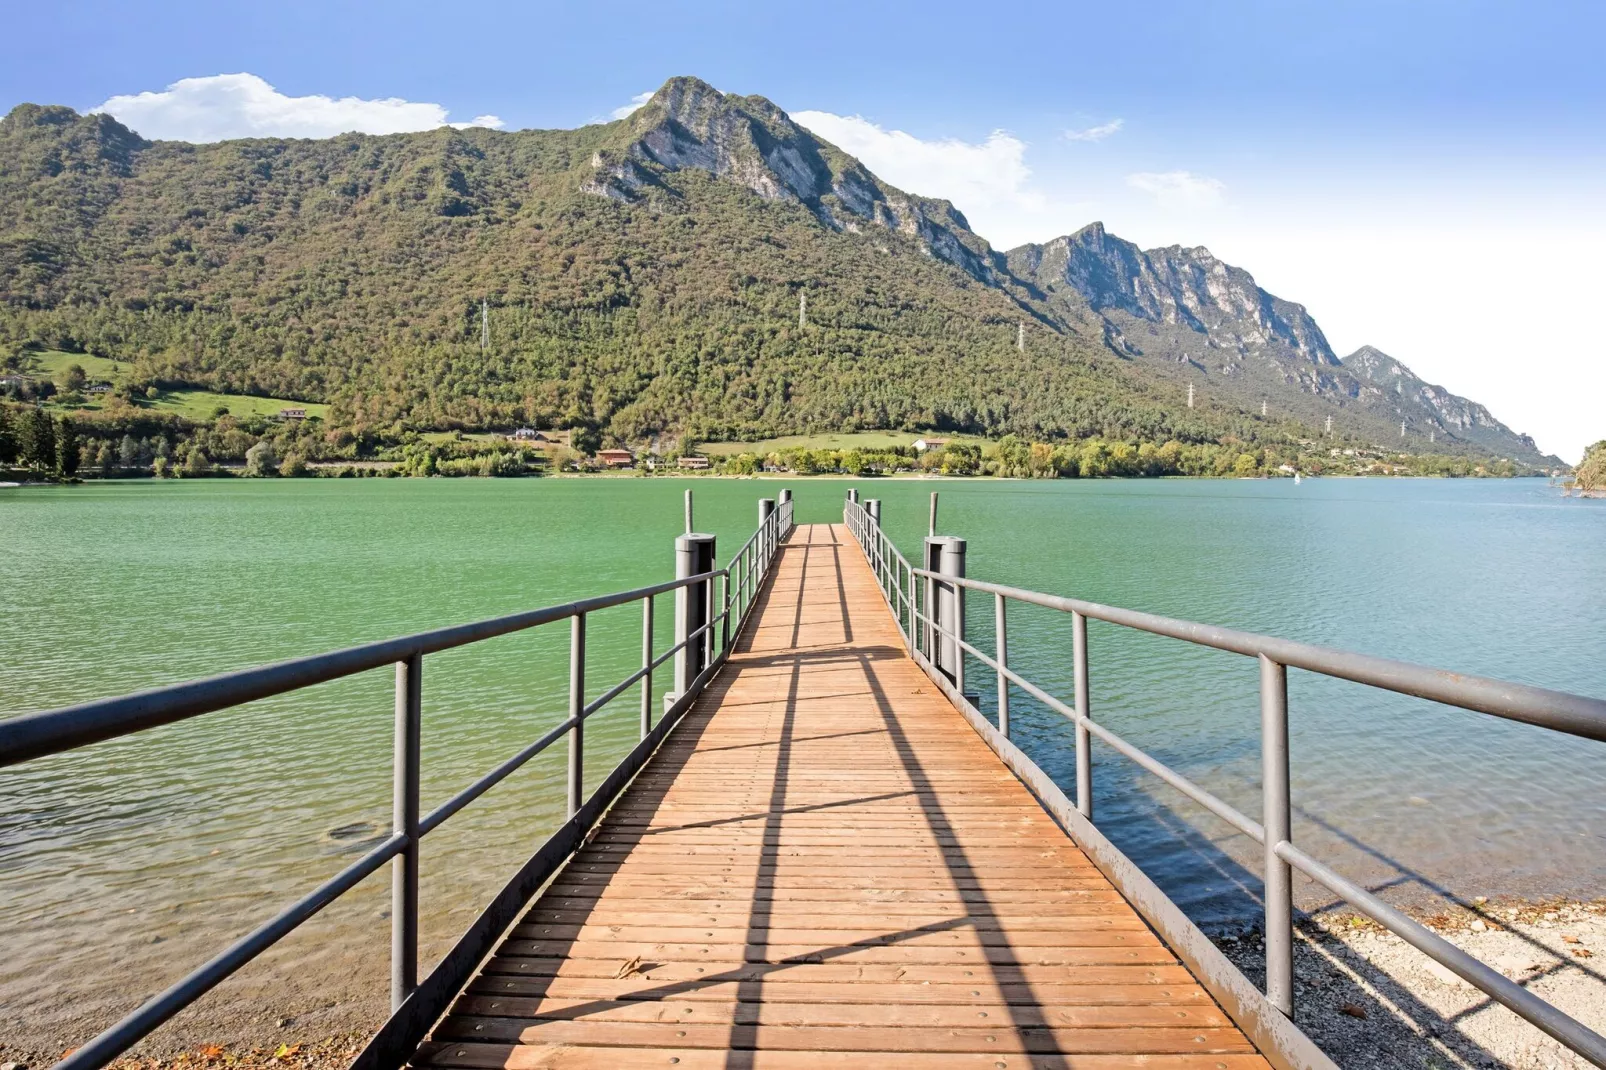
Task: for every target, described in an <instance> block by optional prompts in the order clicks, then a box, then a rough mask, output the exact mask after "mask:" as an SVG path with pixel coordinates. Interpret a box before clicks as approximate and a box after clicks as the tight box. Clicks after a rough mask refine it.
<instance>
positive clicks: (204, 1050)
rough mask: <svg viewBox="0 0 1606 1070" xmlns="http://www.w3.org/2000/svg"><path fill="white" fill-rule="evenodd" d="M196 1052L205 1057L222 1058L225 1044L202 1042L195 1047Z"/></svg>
mask: <svg viewBox="0 0 1606 1070" xmlns="http://www.w3.org/2000/svg"><path fill="white" fill-rule="evenodd" d="M195 1054H197V1055H199V1056H200V1057H201V1058H203V1059H221V1058H222V1057H223V1045H221V1044H202V1045H201V1046H200V1047H199V1048H196V1049H195Z"/></svg>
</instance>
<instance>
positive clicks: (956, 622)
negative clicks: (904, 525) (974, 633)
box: [926, 535, 965, 694]
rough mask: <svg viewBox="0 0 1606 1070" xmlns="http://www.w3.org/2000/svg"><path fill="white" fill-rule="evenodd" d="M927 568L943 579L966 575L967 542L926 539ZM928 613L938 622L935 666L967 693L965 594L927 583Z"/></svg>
mask: <svg viewBox="0 0 1606 1070" xmlns="http://www.w3.org/2000/svg"><path fill="white" fill-rule="evenodd" d="M926 567H927V568H928V569H930V570H931V571H933V572H939V573H941V574H942V575H944V576H959V577H963V576H964V574H965V540H964V539H959V538H955V537H954V536H952V535H943V536H939V537H937V538H934V539H932V538H928V539H927V540H926ZM926 598H927V603H926V604H927V613H928V615H930V616H931V617H933V618H934V619H935V620H936V626H935V629H934V630H935V635H933V637H932V638H933V641H934V647H933V649H934V651H935V656H932V655H931V654H928V655H927V656H928V657H931V659H932V663H933V664H935V665H936V666H937V668H938V669H939V670H941V672H942V674H943V675H944V676H946V677H948V679H949V680H950V681H952V683H953V685H954V689H955V690H957V691H958V692H959V693H960V694H964V693H965V659H964V656H963V655H964V650H963V648H962V647H960V645H959V642H958V640H960V639H963V638H965V591H964V588H963V587H960V586H959V585H958V584H954V583H943V582H941V581H940V580H939V581H928V585H927V587H926Z"/></svg>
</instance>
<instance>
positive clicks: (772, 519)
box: [758, 498, 780, 572]
mask: <svg viewBox="0 0 1606 1070" xmlns="http://www.w3.org/2000/svg"><path fill="white" fill-rule="evenodd" d="M779 523H780V517H778V516H776V515H775V499H773V498H760V499H759V500H758V530H759V536H758V541H759V543H760V544H761V545H762V546H763V548H764V552H763V554H762V555H760V556H761V557H762V558H763V560H764V564H765V569H764V571H766V572H768V571H769V567H768V566H769V562H770V559H771V558H772V557H774V555H775V528H776V525H777V524H779Z"/></svg>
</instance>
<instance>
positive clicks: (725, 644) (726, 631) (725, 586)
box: [719, 573, 731, 654]
mask: <svg viewBox="0 0 1606 1070" xmlns="http://www.w3.org/2000/svg"><path fill="white" fill-rule="evenodd" d="M719 594H720V598H721V599H723V600H724V603H725V609H724V613H723V615H722V616H721V617H720V618H719V652H720V653H721V654H723V653H725V652H726V651H727V650H729V649H730V648H731V578H730V574H729V573H726V574H725V575H723V576H721V577H720V578H719Z"/></svg>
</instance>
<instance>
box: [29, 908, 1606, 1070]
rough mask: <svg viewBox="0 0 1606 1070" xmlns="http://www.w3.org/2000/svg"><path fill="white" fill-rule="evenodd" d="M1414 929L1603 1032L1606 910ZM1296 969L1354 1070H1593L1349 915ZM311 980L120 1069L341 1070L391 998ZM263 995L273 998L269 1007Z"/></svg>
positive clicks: (1306, 929)
mask: <svg viewBox="0 0 1606 1070" xmlns="http://www.w3.org/2000/svg"><path fill="white" fill-rule="evenodd" d="M1413 916H1415V917H1416V920H1418V921H1420V922H1422V923H1423V924H1424V925H1426V926H1427V927H1428V928H1430V929H1432V930H1433V931H1434V932H1436V933H1438V934H1439V935H1441V936H1443V937H1444V938H1445V939H1447V940H1449V941H1450V942H1451V943H1453V944H1455V945H1456V946H1458V947H1461V948H1463V949H1464V950H1466V951H1468V952H1470V953H1471V954H1472V955H1474V956H1475V957H1477V958H1479V959H1481V960H1483V961H1484V962H1485V963H1487V964H1488V965H1489V966H1491V967H1492V968H1494V969H1495V970H1497V971H1499V972H1500V973H1502V974H1504V975H1505V976H1506V977H1509V978H1511V979H1513V980H1515V981H1518V982H1519V983H1522V984H1524V985H1525V987H1528V988H1529V989H1530V990H1531V991H1533V992H1535V993H1536V994H1537V995H1539V996H1540V997H1541V998H1543V999H1546V1000H1547V1001H1549V1002H1551V1003H1553V1004H1555V1005H1556V1006H1557V1007H1559V1008H1560V1009H1561V1010H1563V1011H1565V1012H1566V1013H1568V1014H1571V1015H1572V1016H1574V1017H1575V1018H1578V1019H1579V1020H1580V1021H1582V1022H1583V1023H1584V1024H1585V1025H1588V1026H1589V1027H1591V1028H1593V1029H1595V1030H1597V1031H1606V897H1603V898H1601V899H1596V900H1593V901H1585V900H1567V899H1542V900H1520V899H1501V900H1496V901H1484V902H1479V901H1477V900H1473V901H1472V902H1471V903H1465V904H1456V905H1455V907H1453V908H1452V909H1450V910H1441V911H1439V912H1438V913H1434V914H1425V915H1413ZM1211 940H1212V941H1213V942H1214V943H1215V945H1216V946H1217V947H1218V948H1220V949H1221V951H1222V952H1223V953H1224V954H1225V955H1226V956H1227V957H1228V958H1229V959H1230V960H1231V961H1232V962H1233V963H1234V965H1236V966H1237V967H1238V968H1239V969H1240V970H1242V971H1243V972H1244V973H1245V975H1246V976H1248V977H1249V979H1250V980H1251V981H1252V982H1254V983H1256V984H1257V985H1258V984H1260V983H1261V982H1262V980H1263V979H1264V974H1265V959H1264V948H1265V943H1264V940H1263V939H1262V937H1261V934H1260V932H1259V928H1258V925H1256V924H1252V923H1251V924H1245V925H1242V926H1239V927H1237V928H1234V929H1229V930H1224V931H1223V932H1221V933H1216V934H1212V935H1211ZM380 957H381V958H383V955H382V954H380ZM1294 970H1295V999H1296V1007H1295V1021H1296V1023H1297V1024H1298V1025H1299V1026H1300V1028H1301V1029H1303V1030H1304V1031H1305V1032H1306V1033H1307V1035H1309V1036H1310V1037H1311V1039H1312V1040H1314V1041H1315V1042H1316V1043H1317V1045H1318V1046H1320V1047H1321V1048H1322V1049H1323V1050H1324V1051H1326V1052H1327V1054H1328V1055H1329V1056H1331V1057H1332V1058H1333V1059H1334V1061H1335V1062H1337V1063H1338V1064H1339V1065H1340V1066H1342V1067H1344V1068H1345V1070H1350V1068H1361V1067H1382V1066H1387V1067H1393V1066H1413V1067H1466V1068H1472V1067H1514V1068H1517V1070H1556V1068H1566V1070H1574V1068H1578V1070H1583V1068H1586V1067H1588V1066H1590V1063H1589V1062H1588V1061H1587V1060H1585V1059H1583V1058H1582V1057H1581V1056H1577V1055H1574V1054H1573V1053H1571V1052H1569V1051H1567V1050H1566V1049H1564V1048H1562V1047H1561V1046H1560V1044H1558V1043H1557V1042H1556V1041H1554V1040H1551V1039H1550V1038H1549V1037H1547V1036H1545V1035H1544V1034H1543V1033H1541V1032H1540V1031H1539V1030H1538V1029H1537V1028H1535V1027H1533V1026H1531V1025H1529V1024H1528V1023H1526V1022H1524V1021H1522V1020H1521V1019H1519V1018H1518V1017H1517V1016H1516V1015H1515V1014H1512V1013H1511V1012H1509V1011H1507V1010H1505V1009H1504V1008H1502V1007H1499V1006H1497V1005H1494V1004H1492V1002H1491V1001H1490V1000H1489V999H1488V997H1486V996H1484V994H1483V993H1482V992H1481V991H1479V990H1477V989H1475V988H1473V987H1472V986H1471V985H1469V984H1467V983H1466V982H1465V981H1462V980H1461V979H1460V978H1459V977H1456V976H1455V975H1454V974H1452V973H1451V972H1450V971H1449V970H1447V969H1445V968H1444V967H1442V966H1439V965H1438V964H1437V963H1434V962H1432V961H1431V960H1429V959H1428V958H1427V957H1426V956H1425V955H1423V954H1422V953H1421V952H1419V951H1417V950H1416V949H1414V948H1412V947H1411V946H1409V945H1408V944H1406V943H1405V941H1404V940H1402V939H1400V938H1399V937H1397V936H1395V935H1393V934H1392V933H1390V932H1388V931H1387V930H1385V929H1384V928H1383V927H1382V926H1380V925H1378V924H1377V923H1375V922H1373V921H1370V920H1369V919H1365V918H1363V917H1361V916H1360V915H1358V914H1356V913H1354V912H1353V911H1334V912H1324V913H1322V914H1319V915H1301V916H1300V917H1299V918H1298V920H1297V922H1296V935H1295V954H1294ZM309 980H312V981H313V985H312V986H310V987H309V986H304V985H301V984H291V985H289V986H286V985H284V984H282V983H280V982H277V981H256V982H253V983H251V984H250V985H249V986H248V990H247V991H243V992H229V991H228V989H229V988H230V987H239V986H231V985H228V984H226V985H225V986H224V989H223V990H221V991H220V992H219V993H217V994H215V995H213V996H211V997H208V998H205V999H203V1000H202V1001H201V1003H200V1004H198V1005H197V1006H195V1007H193V1008H191V1010H190V1011H187V1012H185V1013H184V1014H182V1015H181V1016H180V1018H179V1019H178V1020H176V1022H175V1023H171V1024H170V1025H169V1026H167V1027H164V1028H163V1029H162V1030H161V1031H159V1032H158V1034H157V1035H156V1036H155V1037H154V1038H152V1039H151V1040H150V1041H147V1042H146V1043H145V1044H143V1045H141V1046H140V1047H139V1048H138V1049H136V1052H135V1053H134V1054H131V1055H126V1056H123V1057H121V1058H119V1059H118V1060H116V1061H115V1062H114V1063H113V1064H112V1065H113V1066H114V1067H117V1068H118V1070H203V1068H222V1067H241V1068H257V1067H278V1068H286V1067H290V1068H299V1070H337V1068H340V1067H344V1066H346V1065H347V1064H348V1063H349V1062H350V1061H351V1059H352V1057H353V1056H354V1055H356V1053H357V1052H358V1051H360V1050H361V1048H362V1046H363V1045H364V1044H365V1043H366V1041H367V1038H368V1036H369V1035H370V1033H371V1031H372V1030H373V1029H374V1028H375V1027H377V1025H378V1024H379V1022H380V1021H381V1020H382V1019H383V1018H384V1016H385V1013H386V1010H385V1000H386V993H384V992H381V991H378V988H375V990H374V991H371V992H370V991H357V990H355V989H353V988H352V986H351V983H350V979H348V981H347V983H346V984H343V985H341V986H336V987H330V988H321V987H317V985H316V980H315V979H309ZM378 987H383V986H382V985H380V986H378ZM287 988H288V990H287ZM315 992H316V995H315V994H314V993H315ZM262 997H278V999H277V1001H276V1002H274V1003H272V1004H269V1003H268V1002H267V1000H266V999H264V998H262ZM286 997H288V999H287V998H286ZM71 1024H72V1025H75V1026H76V1025H77V1024H78V1023H77V1022H74V1023H71ZM94 1027H95V1026H94V1024H92V1023H85V1024H84V1032H82V1033H78V1034H76V1035H74V1036H71V1037H68V1036H63V1035H53V1036H49V1037H39V1038H32V1039H30V1040H27V1041H19V1040H18V1039H17V1038H15V1037H5V1036H0V1068H3V1070H21V1068H26V1070H44V1068H45V1067H46V1066H47V1065H49V1064H50V1063H51V1062H54V1061H55V1060H56V1059H59V1058H60V1057H61V1056H62V1054H63V1053H64V1052H65V1050H66V1049H67V1048H68V1047H69V1046H70V1045H72V1044H76V1043H82V1042H83V1041H84V1040H86V1039H88V1035H89V1034H90V1032H92V1030H93V1029H94Z"/></svg>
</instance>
